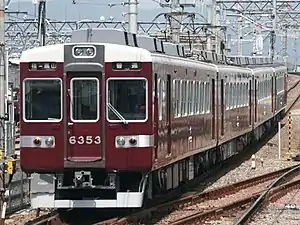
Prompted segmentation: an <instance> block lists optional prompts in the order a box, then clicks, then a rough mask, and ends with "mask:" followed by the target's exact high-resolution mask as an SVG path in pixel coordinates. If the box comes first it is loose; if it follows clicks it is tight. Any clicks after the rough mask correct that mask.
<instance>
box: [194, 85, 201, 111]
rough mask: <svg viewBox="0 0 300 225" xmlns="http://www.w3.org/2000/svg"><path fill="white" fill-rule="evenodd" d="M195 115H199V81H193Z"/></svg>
mask: <svg viewBox="0 0 300 225" xmlns="http://www.w3.org/2000/svg"><path fill="white" fill-rule="evenodd" d="M194 91H195V114H196V115H198V114H199V101H200V99H199V93H200V90H199V81H195V89H194Z"/></svg>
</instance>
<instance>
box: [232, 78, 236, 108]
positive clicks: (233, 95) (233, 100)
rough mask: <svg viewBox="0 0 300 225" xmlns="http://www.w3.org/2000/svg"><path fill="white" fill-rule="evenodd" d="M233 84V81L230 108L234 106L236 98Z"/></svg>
mask: <svg viewBox="0 0 300 225" xmlns="http://www.w3.org/2000/svg"><path fill="white" fill-rule="evenodd" d="M235 86H236V84H235V83H233V84H232V108H235V99H236V94H235V92H236V91H235V90H236V89H235Z"/></svg>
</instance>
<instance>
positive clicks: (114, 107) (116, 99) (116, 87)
mask: <svg viewBox="0 0 300 225" xmlns="http://www.w3.org/2000/svg"><path fill="white" fill-rule="evenodd" d="M107 87H108V96H107V117H108V120H109V121H112V122H114V121H115V122H118V121H120V120H121V121H124V122H125V121H135V122H137V121H140V122H144V121H146V120H147V108H148V107H147V104H146V103H147V80H146V79H141V78H140V79H130V78H127V79H126V78H122V79H109V80H108V85H107Z"/></svg>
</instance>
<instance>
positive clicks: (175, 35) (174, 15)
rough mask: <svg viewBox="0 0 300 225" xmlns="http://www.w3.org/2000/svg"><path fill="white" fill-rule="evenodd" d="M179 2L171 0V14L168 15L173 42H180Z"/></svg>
mask: <svg viewBox="0 0 300 225" xmlns="http://www.w3.org/2000/svg"><path fill="white" fill-rule="evenodd" d="M179 6H180V2H179V0H171V15H170V28H171V36H172V42H173V43H179V42H180V26H181V24H180V21H181V18H180V16H178V15H180V9H179Z"/></svg>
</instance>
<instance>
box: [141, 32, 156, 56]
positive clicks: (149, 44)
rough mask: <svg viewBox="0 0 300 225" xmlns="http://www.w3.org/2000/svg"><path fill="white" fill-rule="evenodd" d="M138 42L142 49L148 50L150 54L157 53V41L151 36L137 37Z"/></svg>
mask: <svg viewBox="0 0 300 225" xmlns="http://www.w3.org/2000/svg"><path fill="white" fill-rule="evenodd" d="M137 42H138V45H139V47H140V48H144V49H147V50H148V51H150V52H156V49H157V46H156V42H155V39H154V38H152V37H149V36H144V35H141V36H137Z"/></svg>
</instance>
